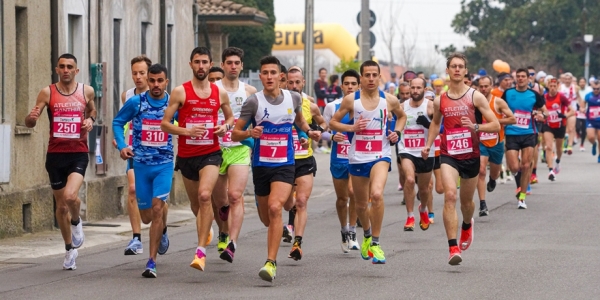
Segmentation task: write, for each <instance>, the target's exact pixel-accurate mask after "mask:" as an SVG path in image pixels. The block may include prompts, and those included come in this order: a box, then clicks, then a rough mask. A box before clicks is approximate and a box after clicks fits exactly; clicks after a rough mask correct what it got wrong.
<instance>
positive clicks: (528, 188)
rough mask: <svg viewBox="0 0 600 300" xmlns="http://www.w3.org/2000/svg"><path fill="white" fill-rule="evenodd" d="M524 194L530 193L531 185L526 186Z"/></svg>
mask: <svg viewBox="0 0 600 300" xmlns="http://www.w3.org/2000/svg"><path fill="white" fill-rule="evenodd" d="M525 194H526V195H531V185H528V186H527V190H526V191H525Z"/></svg>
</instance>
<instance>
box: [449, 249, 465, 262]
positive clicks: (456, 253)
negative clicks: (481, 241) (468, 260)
mask: <svg viewBox="0 0 600 300" xmlns="http://www.w3.org/2000/svg"><path fill="white" fill-rule="evenodd" d="M461 262H462V257H460V249H459V248H458V246H451V247H450V257H449V258H448V263H449V264H450V265H451V266H458V265H460V263H461Z"/></svg>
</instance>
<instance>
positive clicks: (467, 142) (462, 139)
mask: <svg viewBox="0 0 600 300" xmlns="http://www.w3.org/2000/svg"><path fill="white" fill-rule="evenodd" d="M446 148H447V149H448V154H450V155H458V154H465V153H471V152H473V139H472V138H471V131H470V130H469V129H468V128H453V129H447V130H446Z"/></svg>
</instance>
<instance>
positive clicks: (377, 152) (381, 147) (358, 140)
mask: <svg viewBox="0 0 600 300" xmlns="http://www.w3.org/2000/svg"><path fill="white" fill-rule="evenodd" d="M361 116H362V118H363V119H367V120H370V121H369V123H368V124H367V128H366V129H365V130H363V131H359V132H353V133H351V134H350V141H351V144H352V145H351V146H350V151H349V153H348V162H349V163H350V164H364V163H370V162H374V161H377V160H379V159H380V158H383V157H387V158H390V159H391V157H392V151H391V149H390V141H389V140H388V139H387V137H386V136H387V133H386V132H385V130H386V127H387V124H386V123H387V101H386V99H385V94H384V93H383V92H382V91H379V103H378V104H377V107H375V109H374V110H371V111H368V110H366V109H365V108H364V106H363V105H362V102H361V100H360V91H357V92H356V93H354V116H352V117H353V121H354V122H356V121H357V120H359V119H360V117H361Z"/></svg>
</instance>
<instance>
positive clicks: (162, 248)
mask: <svg viewBox="0 0 600 300" xmlns="http://www.w3.org/2000/svg"><path fill="white" fill-rule="evenodd" d="M167 250H169V235H168V234H167V233H166V232H165V233H164V234H163V235H162V237H161V238H160V244H158V254H160V255H164V254H165V253H167Z"/></svg>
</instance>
